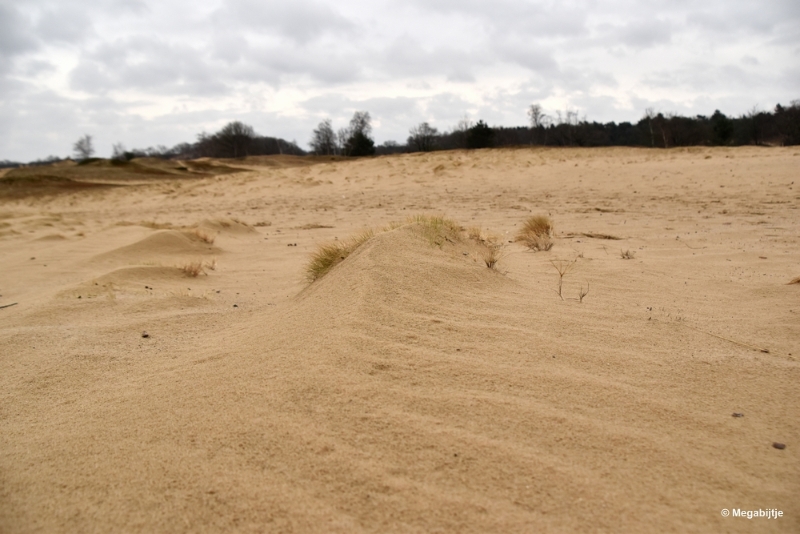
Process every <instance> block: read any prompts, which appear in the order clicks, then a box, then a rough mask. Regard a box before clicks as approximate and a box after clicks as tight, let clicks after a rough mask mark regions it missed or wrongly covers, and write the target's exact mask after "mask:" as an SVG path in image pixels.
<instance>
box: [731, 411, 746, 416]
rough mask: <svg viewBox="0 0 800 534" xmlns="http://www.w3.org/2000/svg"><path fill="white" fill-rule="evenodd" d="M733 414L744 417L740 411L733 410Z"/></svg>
mask: <svg viewBox="0 0 800 534" xmlns="http://www.w3.org/2000/svg"><path fill="white" fill-rule="evenodd" d="M733 416H734V417H744V414H743V413H740V412H733Z"/></svg>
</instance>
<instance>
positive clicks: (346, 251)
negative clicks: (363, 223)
mask: <svg viewBox="0 0 800 534" xmlns="http://www.w3.org/2000/svg"><path fill="white" fill-rule="evenodd" d="M374 235H375V232H373V231H372V230H366V231H364V232H362V233H361V234H359V235H356V236H353V237H351V238H349V239H347V240H345V241H334V242H333V243H327V244H324V245H320V247H319V248H318V249H317V251H316V252H314V254H313V255H312V256H311V261H309V262H308V265H307V266H306V280H308V281H309V282H314V281H316V280H319V279H320V278H322V277H323V276H325V275H326V274H327V273H328V272H329V271H330V270H331V269H333V268H334V267H335V266H336V265H338V264H339V263H341V262H342V261H343V260H344V259H345V258H347V257H348V256H349V255H350V254H352V253H353V251H355V250H356V249H357V248H358V247H360V246H361V245H363V244H364V243H366V242H367V241H368V240H369V239H370V238H372V237H373V236H374Z"/></svg>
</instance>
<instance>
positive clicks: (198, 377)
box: [0, 148, 800, 532]
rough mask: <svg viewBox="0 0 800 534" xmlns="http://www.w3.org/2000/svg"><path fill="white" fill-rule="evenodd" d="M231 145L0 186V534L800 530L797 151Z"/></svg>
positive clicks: (799, 187) (799, 163)
mask: <svg viewBox="0 0 800 534" xmlns="http://www.w3.org/2000/svg"><path fill="white" fill-rule="evenodd" d="M224 163H225V165H226V166H230V167H239V168H242V169H244V170H243V171H242V172H237V173H233V174H224V175H218V176H205V175H198V176H197V177H189V178H186V177H180V178H175V179H173V178H171V177H170V176H166V177H164V178H161V179H151V180H148V181H144V182H136V183H129V184H126V183H123V182H120V183H117V184H115V185H114V186H113V187H111V186H109V187H105V186H99V185H98V186H97V187H91V188H84V189H82V188H73V189H69V190H58V191H56V190H53V191H50V192H47V191H45V192H44V193H43V192H42V191H41V190H36V191H34V192H33V193H35V194H32V195H28V196H25V194H22V193H24V191H23V192H22V193H21V192H20V189H19V188H17V189H15V191H14V194H13V195H11V196H7V197H5V198H2V197H0V258H2V261H1V262H0V306H5V305H8V304H12V303H16V305H14V306H10V307H7V308H2V309H0V352H1V353H2V356H0V531H2V532H113V531H118V532H204V531H208V532H214V531H239V532H251V531H252V532H752V531H758V532H798V531H800V499H798V494H800V387H799V386H798V384H800V365H799V364H798V359H799V358H800V284H789V282H790V281H791V280H792V279H794V278H796V277H798V276H800V246H798V245H800V212H798V204H800V182H798V183H795V182H796V181H797V179H798V178H799V177H800V176H799V175H798V169H800V150H798V149H797V148H769V149H767V148H737V149H707V148H696V149H688V150H686V149H682V150H679V149H675V150H643V149H593V150H588V149H563V150H556V149H503V150H481V151H473V152H442V153H433V154H411V155H398V156H391V157H379V158H374V159H364V160H355V161H341V160H336V161H326V160H324V159H318V160H314V161H313V162H312V163H314V164H313V165H309V164H308V161H305V162H304V161H299V160H296V159H292V158H272V159H270V158H259V159H254V160H248V161H236V162H224ZM206 165H208V164H207V163H206ZM98 172H99V171H98ZM170 172H173V171H170ZM175 172H178V171H175ZM187 172H188V171H187ZM6 176H10V174H7V175H6ZM92 180H94V182H98V181H99V182H102V176H101V175H99V174H97V172H96V173H95V174H93V177H92ZM48 191H49V190H48ZM0 194H2V191H0ZM420 213H426V214H443V215H446V216H447V217H450V218H452V219H454V220H456V221H458V222H459V223H460V224H462V225H463V226H464V227H465V228H469V227H473V226H476V227H480V228H481V229H483V230H484V231H485V232H488V233H494V234H496V235H498V236H501V237H502V239H503V241H504V242H505V245H506V246H505V248H504V257H503V259H502V260H501V262H500V263H499V265H498V266H497V269H495V270H491V269H488V268H486V266H485V265H484V264H483V263H482V262H481V261H480V258H478V257H476V256H475V254H473V253H472V252H470V251H469V250H467V249H466V245H462V244H460V243H453V244H450V243H448V244H447V246H442V247H439V246H436V245H431V244H430V243H429V242H427V241H426V240H425V239H422V238H420V236H419V235H418V232H416V231H415V229H414V227H413V225H412V226H409V225H402V226H399V227H397V228H395V229H393V230H390V231H386V232H382V233H379V234H377V235H376V237H374V238H373V239H371V240H369V241H368V242H367V243H365V244H364V245H362V247H361V248H359V249H358V250H356V252H355V253H353V254H352V255H351V256H349V257H348V258H347V259H346V260H345V261H343V262H342V263H340V264H339V265H338V266H337V267H335V268H334V269H333V270H332V271H331V272H330V273H328V274H327V275H326V276H325V277H323V278H321V279H320V280H318V281H316V282H314V283H313V284H311V285H309V284H308V283H307V282H306V281H305V279H304V267H305V265H306V264H307V262H308V259H309V256H310V254H311V253H312V252H313V251H314V250H315V248H316V247H317V246H318V245H319V244H320V243H325V242H327V241H331V240H336V239H339V240H343V239H346V238H347V237H348V236H351V235H353V234H355V233H358V232H360V231H362V230H364V229H366V228H383V227H385V226H386V225H387V224H389V223H392V222H403V221H405V220H406V219H407V218H408V217H409V216H411V215H414V214H420ZM534 214H549V216H550V217H551V218H552V220H553V222H554V224H555V226H556V239H555V245H554V247H553V248H552V250H550V251H549V252H531V251H528V250H527V249H525V248H524V247H523V246H522V245H521V244H519V243H516V242H512V241H513V240H514V235H515V233H516V232H517V230H518V229H519V227H520V226H521V224H522V223H523V222H524V220H525V219H526V217H529V216H531V215H534ZM590 236H591V237H590ZM603 236H606V237H616V238H618V239H603V238H602V237H603ZM209 241H213V243H212V242H209ZM462 248H464V250H461V249H462ZM626 251H629V252H630V253H631V254H630V255H632V256H633V257H632V259H623V258H622V254H621V253H623V252H626ZM465 253H466V254H465ZM551 260H568V261H572V260H577V261H576V264H575V268H574V269H573V270H572V271H571V272H570V273H568V274H567V275H566V276H565V278H564V285H563V297H564V299H563V300H562V298H560V297H559V295H558V294H557V293H556V288H557V284H558V274H557V273H556V270H555V268H554V266H553V265H552V263H551ZM191 263H195V264H196V265H200V264H202V265H203V270H204V271H205V272H204V273H201V274H200V275H199V276H197V277H191V276H188V275H187V274H186V272H185V269H184V267H185V266H187V265H190V264H191ZM587 285H588V287H589V293H588V295H586V297H585V298H584V299H583V301H582V302H579V300H578V298H577V297H578V294H579V292H580V291H581V288H585V287H586V286H587ZM143 332H146V333H147V337H143ZM734 413H736V414H743V416H742V417H734V416H733V414H734ZM773 442H779V443H783V444H785V446H786V447H785V448H784V449H782V450H780V449H777V448H775V447H773ZM759 508H761V509H768V508H769V509H777V510H780V511H782V512H783V517H781V518H779V519H771V520H767V519H752V520H748V519H744V518H734V517H722V514H721V510H722V509H742V510H754V509H755V510H757V509H759Z"/></svg>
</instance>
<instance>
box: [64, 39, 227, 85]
mask: <svg viewBox="0 0 800 534" xmlns="http://www.w3.org/2000/svg"><path fill="white" fill-rule="evenodd" d="M213 67H214V66H213V64H211V63H210V62H209V61H207V60H205V59H204V58H203V54H202V52H201V51H198V50H197V49H194V48H192V47H190V46H186V45H177V44H173V43H166V42H163V41H160V40H153V39H146V38H143V37H137V38H131V39H123V40H120V41H117V42H114V43H112V44H109V45H104V46H101V47H100V48H99V49H98V50H96V51H95V52H93V53H91V54H89V55H87V56H86V57H84V58H83V59H82V60H81V62H80V63H79V64H78V66H76V67H75V69H73V71H72V72H71V73H70V85H71V87H72V88H73V89H78V90H82V91H87V92H106V91H113V90H116V89H126V90H130V89H142V90H149V91H154V92H156V93H160V94H191V95H216V94H224V93H226V92H227V84H226V83H224V82H223V81H222V80H221V79H220V77H219V76H218V75H217V74H216V73H215V72H214V68H213Z"/></svg>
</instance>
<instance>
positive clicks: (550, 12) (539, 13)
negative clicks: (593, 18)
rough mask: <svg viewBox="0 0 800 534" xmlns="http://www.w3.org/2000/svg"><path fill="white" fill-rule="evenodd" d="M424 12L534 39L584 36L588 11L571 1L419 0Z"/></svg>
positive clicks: (415, 2) (503, 33)
mask: <svg viewBox="0 0 800 534" xmlns="http://www.w3.org/2000/svg"><path fill="white" fill-rule="evenodd" d="M413 3H414V5H415V6H416V7H417V8H418V9H419V10H421V11H427V12H439V13H443V14H447V15H452V14H458V15H462V16H467V17H470V18H473V19H476V20H478V21H480V23H481V25H482V26H483V27H485V28H486V29H487V30H489V31H490V32H492V33H493V34H494V35H508V34H509V33H518V34H523V35H528V36H531V37H536V38H538V37H562V36H576V35H580V34H582V33H583V32H585V30H586V21H587V9H585V7H584V6H582V5H580V4H577V5H573V4H572V3H570V2H558V1H540V2H533V3H531V2H521V1H519V0H496V1H494V2H484V1H482V0H415V1H414V2H413Z"/></svg>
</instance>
